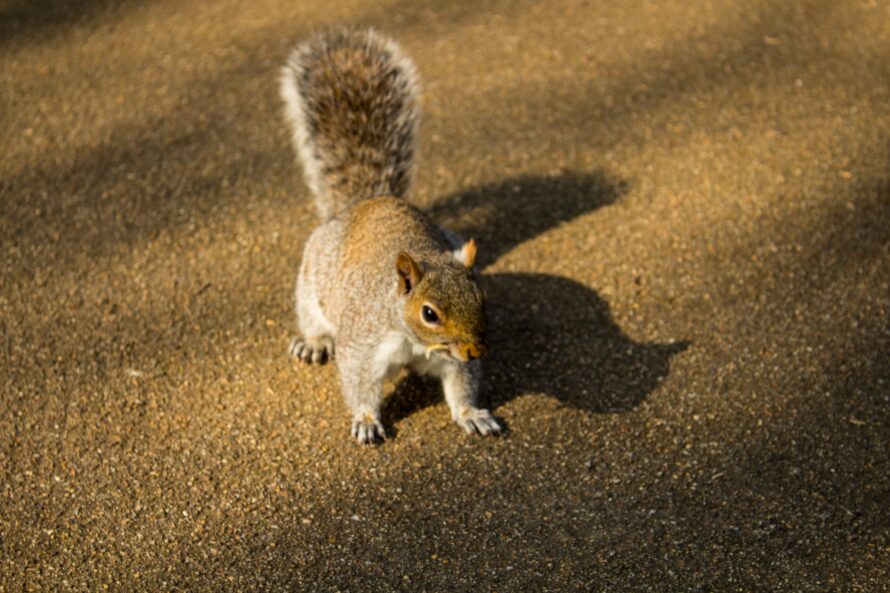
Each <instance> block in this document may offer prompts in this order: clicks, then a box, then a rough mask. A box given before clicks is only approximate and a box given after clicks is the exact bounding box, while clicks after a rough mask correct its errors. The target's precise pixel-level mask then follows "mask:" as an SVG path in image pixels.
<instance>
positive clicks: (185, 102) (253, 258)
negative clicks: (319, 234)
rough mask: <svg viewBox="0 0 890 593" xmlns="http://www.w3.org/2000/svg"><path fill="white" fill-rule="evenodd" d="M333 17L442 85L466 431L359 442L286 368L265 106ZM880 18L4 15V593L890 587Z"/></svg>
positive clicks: (429, 113) (553, 13) (41, 6)
mask: <svg viewBox="0 0 890 593" xmlns="http://www.w3.org/2000/svg"><path fill="white" fill-rule="evenodd" d="M339 23H352V24H361V25H369V24H370V25H375V26H377V27H379V28H381V29H382V30H384V31H385V32H387V33H389V34H391V35H393V36H394V37H396V38H397V39H399V40H400V42H401V43H402V45H403V46H404V47H405V49H406V51H407V52H408V53H409V54H410V55H412V56H413V57H414V59H415V61H416V62H417V64H418V67H419V70H420V72H421V75H422V77H423V81H424V121H423V124H422V136H423V141H422V146H421V156H420V159H421V160H420V163H419V170H418V178H417V183H416V190H415V194H414V199H415V201H416V202H417V203H418V204H420V205H422V206H423V207H424V208H427V209H429V211H430V212H431V213H432V214H433V216H434V217H435V218H436V219H437V220H440V221H442V222H447V223H448V224H450V225H452V226H453V227H455V228H456V229H458V230H460V231H463V232H465V233H467V234H469V235H473V236H475V237H476V239H477V242H478V244H479V246H480V256H479V257H480V262H481V263H482V264H483V268H484V271H485V280H484V282H485V285H486V288H487V290H488V291H489V293H490V301H491V310H492V325H493V330H492V334H493V335H492V346H493V353H492V356H491V357H490V358H489V359H488V360H487V362H486V373H487V382H486V385H485V395H486V397H487V398H488V399H489V401H490V403H491V405H492V406H493V407H494V408H495V413H496V415H498V417H500V418H502V419H503V420H504V422H505V424H506V425H507V426H508V427H509V431H508V433H507V434H506V435H505V436H504V437H501V438H497V439H487V440H486V439H480V438H471V437H468V436H466V435H464V434H463V433H462V432H461V431H460V430H459V429H458V428H457V427H456V426H455V425H453V424H452V422H451V421H450V419H449V415H448V412H447V409H446V406H445V404H444V403H443V401H442V399H441V396H440V394H439V393H438V389H437V387H436V386H435V385H431V384H429V383H426V382H423V381H420V380H417V379H413V378H407V379H405V380H404V381H402V382H401V383H400V384H399V385H397V386H395V387H393V393H392V395H391V397H390V399H389V400H388V403H387V405H386V408H385V418H384V420H385V422H386V424H387V427H388V431H389V435H390V438H389V440H388V441H387V442H386V443H384V444H383V445H381V446H378V447H366V448H362V447H359V446H357V445H356V444H355V443H353V442H352V440H351V438H350V437H349V434H348V433H349V418H348V415H347V413H346V409H345V406H344V404H343V403H342V401H341V399H340V394H339V389H338V386H337V381H336V375H335V370H334V369H333V368H332V367H330V366H328V367H324V368H322V369H311V368H303V367H301V366H300V365H299V364H297V363H294V362H292V361H291V360H289V359H288V358H287V356H286V348H287V344H288V340H289V337H290V336H291V335H292V333H293V332H294V329H295V322H294V315H293V303H292V286H293V281H294V278H295V273H296V268H297V265H298V262H299V258H300V254H301V250H302V246H303V243H304V241H305V239H306V237H307V236H308V234H309V232H310V231H311V230H312V228H313V225H314V224H316V220H315V217H314V212H313V210H312V207H311V204H310V203H309V200H308V199H307V192H306V190H305V188H304V186H303V185H302V182H301V179H300V173H299V170H298V168H297V167H296V166H295V165H294V159H293V152H292V150H291V147H290V146H289V144H288V134H287V132H286V131H285V129H284V128H283V124H282V118H281V104H280V101H279V99H278V97H277V72H278V68H279V66H280V64H282V62H283V60H284V57H285V55H286V53H287V49H288V47H289V46H290V45H291V44H292V43H293V42H294V41H295V40H298V39H301V38H303V37H304V36H306V35H307V34H308V33H309V32H311V31H314V30H317V29H320V28H324V27H327V26H330V25H334V24H339ZM888 23H890V8H888V5H887V4H886V3H884V2H880V1H877V2H876V1H866V0H850V1H849V2H832V1H816V0H814V1H797V0H789V1H787V2H770V1H757V0H755V1H752V2H732V1H728V0H705V1H704V2H679V1H670V0H666V1H664V2H650V1H643V0H631V1H628V2H602V1H599V0H589V1H564V0H553V1H551V2H533V1H530V0H518V1H507V0H501V1H498V0H477V1H474V2H469V1H465V2H450V3H442V2H435V1H433V0H417V1H407V0H392V1H390V2H382V1H379V2H378V1H374V2H362V1H359V0H354V1H349V2H336V3H332V2H318V1H315V0H307V1H304V2H293V1H284V0H255V1H254V2H249V3H248V2H235V1H234V0H225V1H218V2H190V3H185V2H177V1H174V0H152V1H147V0H143V1H139V0H131V1H129V2H112V1H110V0H93V1H90V0H74V1H67V2H66V1H63V0H2V1H0V73H2V77H3V84H2V85H0V105H2V108H0V122H2V126H0V145H2V146H3V158H2V163H0V196H2V200H0V244H2V253H0V265H2V286H0V338H2V340H0V389H2V391H0V410H2V415H0V591H2V592H7V591H10V592H12V591H23V590H24V591H31V590H34V591H102V590H111V591H319V592H327V591H330V592H333V591H343V592H345V591H354V592H375V591H412V592H413V591H429V592H442V591H485V592H494V591H497V592H505V591H635V592H637V591H656V592H663V591H689V592H693V591H701V592H703V591H740V592H749V591H789V592H791V591H794V592H798V591H851V592H852V591H867V592H880V591H888V590H890V510H888V501H890V471H888V470H890V413H888V411H890V408H888V404H890V321H888V320H890V86H888V85H890V24H888Z"/></svg>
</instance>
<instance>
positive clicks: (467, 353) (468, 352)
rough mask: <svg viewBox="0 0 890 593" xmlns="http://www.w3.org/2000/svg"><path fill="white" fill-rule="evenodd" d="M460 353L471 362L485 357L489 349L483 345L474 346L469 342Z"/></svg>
mask: <svg viewBox="0 0 890 593" xmlns="http://www.w3.org/2000/svg"><path fill="white" fill-rule="evenodd" d="M460 353H461V354H462V355H463V356H462V357H461V358H463V359H464V360H466V361H470V360H474V359H476V358H482V357H483V356H485V355H486V354H487V353H488V347H487V346H486V345H485V344H483V343H479V344H474V343H472V342H469V343H467V344H464V345H463V346H462V347H461V349H460Z"/></svg>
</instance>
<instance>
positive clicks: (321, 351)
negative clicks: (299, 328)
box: [287, 336, 334, 364]
mask: <svg viewBox="0 0 890 593" xmlns="http://www.w3.org/2000/svg"><path fill="white" fill-rule="evenodd" d="M287 351H288V353H290V355H291V356H293V357H294V358H299V359H300V360H302V361H303V362H306V363H309V364H324V363H326V362H328V361H329V360H331V359H332V358H333V357H334V341H333V340H332V339H331V338H329V337H327V336H322V337H320V338H305V339H304V338H300V337H296V338H294V339H293V340H291V342H290V346H289V347H288V349H287Z"/></svg>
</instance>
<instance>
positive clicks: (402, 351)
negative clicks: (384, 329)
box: [374, 332, 450, 379]
mask: <svg viewBox="0 0 890 593" xmlns="http://www.w3.org/2000/svg"><path fill="white" fill-rule="evenodd" d="M449 363H450V361H448V360H447V359H444V358H443V357H441V356H437V355H435V354H433V356H431V357H430V358H427V356H426V347H424V345H423V344H421V343H419V342H416V341H414V340H411V339H410V338H409V337H408V336H407V335H405V334H404V333H401V332H391V333H389V334H387V335H386V336H385V337H384V338H383V340H382V341H381V342H380V345H378V346H377V350H376V352H375V354H374V364H375V366H376V369H375V370H376V371H378V373H379V376H383V377H384V378H385V379H391V378H393V377H394V376H395V375H396V374H398V372H399V371H401V370H402V369H403V368H405V367H406V366H410V367H411V368H412V369H414V370H415V371H417V372H418V373H420V374H423V375H426V374H433V375H439V374H441V371H442V370H444V367H445V366H447V365H448V364H449Z"/></svg>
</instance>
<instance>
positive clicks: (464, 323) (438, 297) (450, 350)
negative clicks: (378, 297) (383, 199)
mask: <svg viewBox="0 0 890 593" xmlns="http://www.w3.org/2000/svg"><path fill="white" fill-rule="evenodd" d="M475 259H476V244H475V243H474V242H473V241H472V240H470V241H469V242H468V243H466V244H465V245H464V246H463V247H462V248H461V249H459V250H457V251H455V252H454V257H453V258H451V259H448V260H446V261H437V262H434V263H430V264H428V265H425V266H422V265H421V264H419V263H418V262H416V261H414V259H413V258H412V257H411V256H410V255H408V254H407V253H405V252H404V251H403V252H401V253H400V254H399V256H398V258H396V272H397V273H398V278H399V291H400V293H401V294H402V295H403V297H405V309H404V311H403V316H404V319H405V322H406V323H407V324H408V327H410V328H411V329H412V330H413V331H414V333H415V334H416V335H417V337H418V338H420V340H421V341H422V342H423V343H424V344H425V345H426V347H427V356H430V354H433V353H435V354H437V355H440V356H441V355H444V356H449V357H451V358H453V359H455V360H459V361H461V362H468V361H470V360H473V359H474V358H480V357H482V356H484V355H485V354H486V352H487V351H488V345H487V343H486V341H485V330H486V323H485V295H484V294H483V293H482V289H481V288H480V287H479V283H478V282H477V281H476V278H475V275H474V274H473V263H474V261H475Z"/></svg>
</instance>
